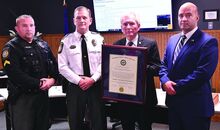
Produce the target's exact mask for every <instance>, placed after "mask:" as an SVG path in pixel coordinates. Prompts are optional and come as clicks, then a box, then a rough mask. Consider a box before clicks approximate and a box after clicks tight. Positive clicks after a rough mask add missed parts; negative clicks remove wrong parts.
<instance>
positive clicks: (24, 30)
mask: <svg viewBox="0 0 220 130" xmlns="http://www.w3.org/2000/svg"><path fill="white" fill-rule="evenodd" d="M15 30H16V31H17V35H16V36H15V37H14V38H13V39H11V40H10V41H9V42H8V43H6V44H5V46H4V48H3V50H2V63H3V67H4V71H5V72H6V74H7V76H8V82H7V87H8V91H9V96H8V104H9V111H10V117H11V119H10V120H11V123H12V128H13V129H14V130H47V129H49V109H48V107H49V102H48V101H49V98H48V89H49V88H50V87H51V86H52V85H53V84H54V83H55V79H56V77H57V75H58V67H57V62H56V59H55V57H54V56H53V54H52V52H51V50H50V48H49V46H48V44H47V43H46V42H45V41H43V40H42V39H40V38H39V37H35V36H34V35H35V24H34V20H33V18H32V16H30V15H21V16H19V17H18V18H17V19H16V26H15Z"/></svg>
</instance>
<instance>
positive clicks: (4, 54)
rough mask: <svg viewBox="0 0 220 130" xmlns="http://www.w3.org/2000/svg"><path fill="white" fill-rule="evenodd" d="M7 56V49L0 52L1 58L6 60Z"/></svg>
mask: <svg viewBox="0 0 220 130" xmlns="http://www.w3.org/2000/svg"><path fill="white" fill-rule="evenodd" d="M8 56H9V51H8V49H5V50H3V52H2V58H4V59H6V58H8Z"/></svg>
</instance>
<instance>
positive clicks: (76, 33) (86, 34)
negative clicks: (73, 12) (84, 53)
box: [74, 31, 91, 40]
mask: <svg viewBox="0 0 220 130" xmlns="http://www.w3.org/2000/svg"><path fill="white" fill-rule="evenodd" d="M74 33H75V36H76V37H77V39H79V40H80V39H81V36H82V34H80V33H79V32H77V31H75V32H74ZM90 33H91V32H90V31H87V32H86V33H85V34H84V36H85V39H87V37H88V36H89V35H90Z"/></svg>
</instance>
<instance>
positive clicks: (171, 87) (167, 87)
mask: <svg viewBox="0 0 220 130" xmlns="http://www.w3.org/2000/svg"><path fill="white" fill-rule="evenodd" d="M175 85H176V83H175V82H173V81H167V82H166V83H165V84H163V89H164V90H166V92H167V94H169V95H175V94H176V91H175V89H174V87H175Z"/></svg>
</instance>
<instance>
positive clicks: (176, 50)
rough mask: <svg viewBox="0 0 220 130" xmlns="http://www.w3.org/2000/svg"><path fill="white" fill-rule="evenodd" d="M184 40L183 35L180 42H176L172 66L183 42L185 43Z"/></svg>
mask: <svg viewBox="0 0 220 130" xmlns="http://www.w3.org/2000/svg"><path fill="white" fill-rule="evenodd" d="M185 40H186V36H185V35H182V36H181V37H180V40H179V41H178V43H177V46H176V48H175V51H174V56H173V64H174V63H175V61H176V58H177V56H178V55H179V53H180V50H181V48H182V47H183V44H184V41H185Z"/></svg>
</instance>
